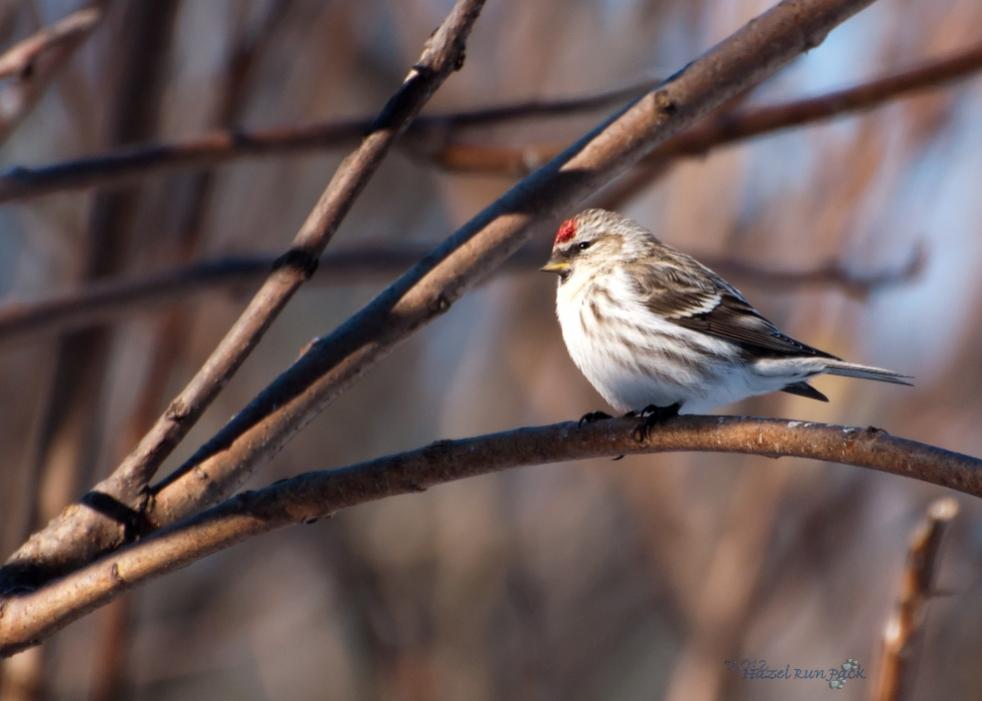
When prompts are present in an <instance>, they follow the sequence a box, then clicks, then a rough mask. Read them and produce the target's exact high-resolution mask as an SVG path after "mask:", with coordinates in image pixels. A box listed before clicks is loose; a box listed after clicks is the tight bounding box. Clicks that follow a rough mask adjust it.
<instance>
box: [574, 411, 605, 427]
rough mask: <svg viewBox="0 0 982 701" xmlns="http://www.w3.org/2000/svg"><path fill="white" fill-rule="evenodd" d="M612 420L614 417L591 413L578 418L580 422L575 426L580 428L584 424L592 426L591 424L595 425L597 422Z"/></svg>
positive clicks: (600, 412) (601, 413)
mask: <svg viewBox="0 0 982 701" xmlns="http://www.w3.org/2000/svg"><path fill="white" fill-rule="evenodd" d="M612 418H614V417H613V416H611V415H610V414H607V413H605V412H602V411H591V412H589V413H587V414H584V415H583V416H581V417H580V422H579V423H578V424H577V427H578V428H582V427H583V426H584V424H592V423H596V422H597V421H604V420H605V419H612Z"/></svg>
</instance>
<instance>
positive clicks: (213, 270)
mask: <svg viewBox="0 0 982 701" xmlns="http://www.w3.org/2000/svg"><path fill="white" fill-rule="evenodd" d="M427 252H428V249H426V248H423V247H421V246H414V245H394V246H373V247H360V248H356V249H351V250H348V251H336V252H332V253H328V254H326V255H325V256H323V257H322V258H321V259H320V263H319V264H318V266H317V272H316V273H315V274H314V277H312V278H311V280H310V283H311V284H319V285H337V284H344V283H349V282H352V281H365V280H366V279H372V278H373V277H377V276H385V277H389V276H392V275H398V274H399V273H402V272H404V271H405V270H406V269H408V268H409V267H410V266H412V265H413V264H414V263H416V262H418V261H419V260H420V259H421V258H423V257H424V256H425V255H426V253H427ZM548 255H549V253H548V251H547V250H538V249H536V250H532V249H522V250H521V251H519V252H518V253H516V254H515V255H514V256H512V257H511V258H509V259H508V261H507V262H506V263H505V264H504V265H503V266H502V270H501V271H502V272H528V271H532V270H536V269H537V268H539V267H540V266H541V265H542V263H543V261H545V260H546V258H547V257H548ZM696 257H697V258H699V260H701V261H703V262H704V263H705V264H706V265H708V266H709V267H710V268H713V269H714V270H716V271H717V272H719V273H721V274H722V275H723V276H724V277H727V278H734V279H736V280H739V281H744V282H745V283H746V284H748V285H755V286H759V287H767V288H772V289H788V288H799V287H825V286H828V287H837V288H840V289H842V290H843V291H844V292H845V293H846V294H848V295H851V296H854V297H863V296H866V295H868V294H870V293H871V292H873V291H875V290H880V289H883V288H885V287H890V286H893V285H899V284H903V283H906V282H909V281H911V280H912V279H914V278H915V277H916V276H917V275H918V274H919V273H920V271H921V270H922V269H923V265H924V259H925V257H924V255H923V253H922V252H921V251H915V253H914V255H912V256H911V257H910V259H909V260H908V262H907V263H906V264H905V265H904V266H903V267H900V268H891V269H883V270H874V271H868V272H858V271H855V270H851V269H849V268H847V267H846V266H845V265H844V264H843V263H841V262H839V261H830V262H828V263H825V264H822V265H819V266H816V267H814V268H806V269H800V270H794V269H783V268H776V267H771V266H762V265H759V264H757V263H749V262H745V261H739V260H735V259H731V258H713V257H712V256H699V255H697V256H696ZM273 263H274V259H273V258H271V257H269V256H243V257H235V258H223V259H218V260H213V261H204V262H200V263H193V264H190V265H187V266H182V267H179V268H175V269H172V270H166V271H161V272H159V273H154V274H151V275H146V276H143V277H139V278H122V279H116V280H107V281H103V282H99V283H95V284H92V285H87V286H86V287H84V288H82V289H80V290H78V291H76V292H67V293H63V294H57V295H52V296H50V297H48V298H45V299H40V300H37V301H33V302H11V303H8V304H6V305H4V306H0V343H8V342H12V341H23V340H25V339H31V338H35V337H37V336H39V335H44V334H52V333H56V332H60V331H65V330H69V329H77V328H82V327H85V326H89V325H92V324H95V323H105V322H106V321H116V320H119V319H121V318H126V317H128V316H132V315H134V314H139V313H141V312H145V311H148V310H152V309H154V308H156V307H159V306H163V305H168V304H174V303H176V302H179V301H183V300H186V299H188V298H190V297H193V296H197V295H200V294H203V293H206V292H219V291H227V290H233V289H235V288H239V287H242V288H244V287H247V286H248V285H251V284H255V283H256V282H258V281H260V280H262V279H263V277H264V276H265V275H266V274H267V273H268V272H269V270H270V268H271V267H272V265H273Z"/></svg>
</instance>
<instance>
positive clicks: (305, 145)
mask: <svg viewBox="0 0 982 701" xmlns="http://www.w3.org/2000/svg"><path fill="white" fill-rule="evenodd" d="M657 83H658V81H657V80H653V79H647V80H644V81H641V82H639V83H636V84H632V85H628V86H626V87H623V88H618V89H615V90H610V91H605V92H598V93H594V94H589V95H581V96H576V97H571V98H566V99H556V100H533V101H527V102H519V103H514V104H510V105H501V106H498V107H487V108H483V109H478V110H467V111H461V112H448V113H445V114H433V115H422V116H420V117H418V118H417V119H416V120H415V121H414V122H413V123H412V125H411V126H410V127H409V129H408V130H407V134H406V138H407V139H408V138H409V137H410V136H411V137H412V143H414V144H415V145H416V146H415V150H416V151H417V152H427V151H435V150H438V149H441V148H443V146H444V145H445V144H446V142H447V141H448V140H449V139H450V138H451V135H452V134H454V133H456V132H457V131H459V130H461V129H466V128H473V127H481V126H489V125H494V126H500V125H503V124H507V123H509V122H514V121H520V120H526V119H530V118H534V117H562V116H568V115H572V114H578V113H581V112H589V111H596V110H598V109H601V108H604V107H610V106H612V105H616V104H620V103H623V102H625V101H627V100H629V99H631V98H633V97H637V96H638V95H641V94H643V93H645V92H647V91H648V90H651V89H652V88H653V87H654V86H655V85H656V84H657ZM373 123H374V120H373V119H371V118H366V117H362V118H356V119H350V120H343V121H330V122H317V123H314V124H306V125H300V126H285V127H271V128H267V129H256V130H252V131H243V130H238V129H216V130H212V131H209V132H207V133H205V134H201V135H198V136H193V137H188V138H186V139H181V140H178V141H172V142H168V143H157V144H142V145H139V146H128V147H124V148H120V149H117V150H114V151H109V152H106V153H103V154H99V155H96V156H87V157H83V158H77V159H73V160H68V161H62V162H60V163H53V164H51V165H47V166H39V167H36V168H31V167H23V166H18V167H14V168H12V169H10V170H8V171H6V172H5V173H2V174H0V203H2V202H10V201H13V200H21V199H28V198H32V197H39V196H42V195H47V194H51V193H53V192H61V191H65V190H80V189H86V188H92V187H105V186H108V185H117V184H119V183H125V182H131V181H133V180H137V179H139V178H144V177H148V176H151V175H156V174H159V173H161V172H167V171H171V170H176V169H182V168H201V167H209V166H216V165H219V164H221V163H224V162H226V161H230V160H233V159H238V158H247V157H257V156H268V155H290V154H294V153H295V154H299V155H309V154H310V152H311V151H312V150H324V149H336V148H344V147H347V146H351V145H352V144H356V143H358V140H359V139H361V138H362V137H363V136H364V135H365V133H366V132H368V131H370V130H371V129H372V125H373Z"/></svg>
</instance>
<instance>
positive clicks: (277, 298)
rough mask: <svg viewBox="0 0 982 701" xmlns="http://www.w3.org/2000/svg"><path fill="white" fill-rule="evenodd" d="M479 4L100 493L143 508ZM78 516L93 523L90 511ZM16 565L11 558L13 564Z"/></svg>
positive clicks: (457, 47)
mask: <svg viewBox="0 0 982 701" xmlns="http://www.w3.org/2000/svg"><path fill="white" fill-rule="evenodd" d="M483 4H484V0H458V1H457V3H456V4H455V5H454V7H453V9H452V10H451V12H450V14H449V15H448V16H447V18H446V19H445V20H444V22H443V23H442V24H441V25H440V27H439V28H438V29H437V30H436V32H435V33H434V34H433V36H431V37H430V39H429V40H428V41H427V45H426V48H425V49H424V51H423V54H422V55H421V57H420V59H419V62H418V63H417V64H416V65H415V66H414V67H413V68H412V70H411V71H410V72H409V75H408V76H407V78H406V80H405V81H404V82H403V84H402V86H401V87H400V88H399V90H398V91H397V92H396V93H395V95H393V97H392V98H391V99H390V100H389V102H388V103H387V104H386V105H385V107H384V108H383V110H382V112H381V114H380V115H379V117H378V119H377V121H376V123H375V126H374V127H373V130H372V132H371V133H370V134H369V135H368V136H366V137H365V138H364V139H363V141H362V143H361V145H360V146H359V147H358V149H356V150H355V151H354V152H353V153H352V154H351V155H350V156H348V158H346V159H345V160H344V161H343V162H342V163H341V165H340V166H339V167H338V169H337V171H336V172H335V174H334V177H332V178H331V181H330V182H329V183H328V185H327V188H326V189H325V190H324V192H323V194H322V195H321V197H320V199H319V200H318V202H317V204H316V205H315V206H314V209H313V210H312V211H311V213H310V214H309V215H308V217H307V220H306V221H305V222H304V224H303V226H301V228H300V231H299V232H298V233H297V235H296V236H295V237H294V239H293V241H292V243H291V247H290V249H289V250H288V251H287V253H286V254H284V255H283V256H281V257H280V258H279V259H278V260H277V263H276V265H274V267H273V270H272V272H271V273H270V274H269V275H268V276H267V277H266V279H265V282H264V283H263V285H262V286H261V287H260V289H259V291H258V292H257V293H256V294H255V296H254V297H253V298H252V301H251V302H250V303H249V305H248V306H247V307H246V309H245V310H244V311H243V312H242V314H241V315H240V316H239V318H238V320H237V321H236V322H235V324H233V326H232V328H231V329H230V330H229V331H228V333H227V334H226V335H225V337H224V338H223V339H222V340H221V342H220V343H219V344H218V347H217V348H216V349H215V350H214V351H213V352H212V354H211V356H210V357H209V358H208V360H207V361H206V362H205V364H204V365H203V366H202V368H201V369H200V370H199V371H198V372H197V374H196V375H195V376H194V377H193V378H192V379H191V381H190V382H189V383H188V385H187V386H186V387H185V388H184V389H183V390H182V391H181V393H180V394H179V395H178V396H177V397H176V398H175V399H174V400H173V401H172V402H171V404H170V405H169V406H168V408H167V410H166V411H165V413H164V414H163V415H162V416H161V417H160V418H159V419H158V420H157V422H156V423H155V424H154V426H153V427H152V428H151V429H150V431H149V432H148V433H147V434H146V435H145V436H144V437H143V439H142V440H141V441H140V443H139V445H137V447H136V448H135V449H134V450H133V451H132V452H131V453H130V454H129V455H128V456H127V457H126V458H125V459H124V460H123V462H122V463H121V464H120V465H119V467H117V469H116V470H115V471H114V472H113V473H112V475H110V476H109V477H108V478H107V479H105V480H103V481H102V482H100V483H99V485H98V486H97V490H98V491H99V492H102V493H105V494H108V495H111V496H112V497H113V498H115V499H118V500H120V501H121V502H122V503H126V504H131V505H138V504H139V503H140V502H141V501H143V500H144V498H145V489H146V486H147V483H148V481H149V480H150V478H151V477H152V476H153V474H154V473H155V471H156V470H157V468H158V466H159V465H160V464H161V463H162V462H163V461H164V459H165V458H166V457H167V456H168V455H169V454H170V452H171V450H173V448H174V447H175V446H176V445H177V444H178V442H179V441H180V440H181V439H182V438H183V437H184V436H185V435H186V434H187V432H188V431H189V430H190V429H191V427H192V426H193V425H194V423H195V422H196V421H197V419H198V417H200V416H201V414H202V413H203V412H204V410H205V408H206V407H207V406H208V405H209V404H210V403H211V401H212V400H213V399H214V398H215V396H217V394H218V392H220V391H221V389H222V387H224V385H225V383H226V382H228V380H229V378H230V377H231V376H232V375H233V374H234V373H235V371H236V370H237V369H238V368H239V366H240V365H241V364H242V362H243V361H244V360H245V358H246V357H247V356H248V355H249V353H250V352H251V351H252V349H253V348H254V347H255V345H256V344H257V343H258V342H259V340H260V338H262V336H263V334H264V333H265V332H266V330H267V329H268V328H269V326H270V324H271V323H272V322H273V320H274V319H275V318H276V316H277V315H278V314H279V312H280V310H282V309H283V307H284V306H285V305H286V303H287V302H288V301H289V300H290V298H291V297H292V296H293V294H294V293H295V292H296V290H297V289H298V288H299V287H300V286H301V285H302V284H303V283H304V282H305V281H306V280H307V279H308V278H309V277H310V276H311V275H312V274H313V272H314V270H315V268H316V266H317V262H318V258H319V256H320V254H321V253H322V252H323V250H324V248H325V247H326V246H327V244H328V243H329V242H330V240H331V238H332V237H333V235H334V232H335V231H336V230H337V228H338V226H339V225H340V223H341V220H342V219H343V218H344V216H345V215H346V214H347V212H348V210H349V209H350V207H351V205H352V203H353V202H354V200H355V198H356V197H357V196H358V194H359V193H360V192H361V190H362V189H363V187H364V186H365V184H366V183H367V182H368V180H369V178H370V177H371V176H372V174H373V173H374V172H375V171H376V170H377V168H378V166H379V164H380V163H381V161H382V159H383V158H384V157H385V155H386V153H387V152H388V150H389V148H390V147H391V145H392V143H393V142H394V141H395V139H396V138H397V137H398V136H399V134H400V133H401V132H402V131H403V130H404V129H405V128H406V126H407V125H408V124H409V122H410V121H412V119H413V117H414V116H415V115H416V114H417V113H418V112H419V110H420V109H421V108H422V106H423V104H425V103H426V101H427V100H428V99H429V98H430V96H431V95H433V93H434V92H435V91H436V89H437V88H438V87H439V86H440V85H441V84H442V83H443V81H444V80H445V79H446V78H447V77H448V76H449V75H450V73H452V72H453V71H455V70H458V69H459V68H461V66H462V61H463V56H464V43H465V41H466V38H467V35H468V34H469V32H470V29H471V27H472V26H473V24H474V22H475V20H476V19H477V16H478V14H479V13H480V10H481V8H482V6H483ZM78 508H80V507H77V506H75V507H69V508H68V509H67V510H66V511H65V512H63V513H62V514H61V515H60V516H59V517H57V518H56V519H54V520H53V521H52V523H51V524H49V526H48V529H46V530H47V531H48V532H49V533H53V534H57V535H55V538H57V539H61V538H63V537H66V536H68V537H70V532H71V531H72V530H73V523H74V522H73V514H74V513H77V512H76V510H77V509H78ZM85 513H86V514H87V515H88V516H90V517H91V516H92V515H93V513H92V512H89V511H85ZM74 525H77V524H74ZM103 525H104V526H105V527H107V528H108V529H109V530H117V531H118V529H119V524H115V525H113V523H112V522H111V521H110V522H104V524H103ZM118 535H122V533H121V532H120V533H118ZM32 543H34V544H37V543H38V541H37V540H36V539H35V538H32V539H31V540H29V541H28V543H27V549H28V550H31V549H32ZM80 545H81V547H82V549H83V550H86V549H87V548H86V547H85V545H84V544H80ZM17 559H18V556H17V555H15V557H14V560H15V561H16V560H17ZM48 566H49V569H48V570H47V571H48V573H49V574H50V573H51V572H54V571H60V570H61V569H62V568H61V564H60V563H48ZM0 588H2V587H0Z"/></svg>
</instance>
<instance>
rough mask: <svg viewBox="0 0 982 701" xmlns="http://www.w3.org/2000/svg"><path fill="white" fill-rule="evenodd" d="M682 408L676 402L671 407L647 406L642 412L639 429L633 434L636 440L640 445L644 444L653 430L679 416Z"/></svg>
mask: <svg viewBox="0 0 982 701" xmlns="http://www.w3.org/2000/svg"><path fill="white" fill-rule="evenodd" d="M681 408H682V404H681V403H680V402H675V403H674V404H670V405H669V406H655V405H654V404H649V405H648V406H646V407H645V408H644V410H643V411H642V412H641V420H640V421H638V425H637V427H636V428H635V429H634V432H633V433H632V434H631V435H632V436H633V437H634V440H636V441H637V442H638V443H644V442H645V441H646V440H648V437H649V436H650V435H651V429H653V428H654V427H655V426H657V425H658V424H660V423H663V422H665V421H667V420H668V419H670V418H672V417H673V416H678V415H679V410H680V409H681Z"/></svg>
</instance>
